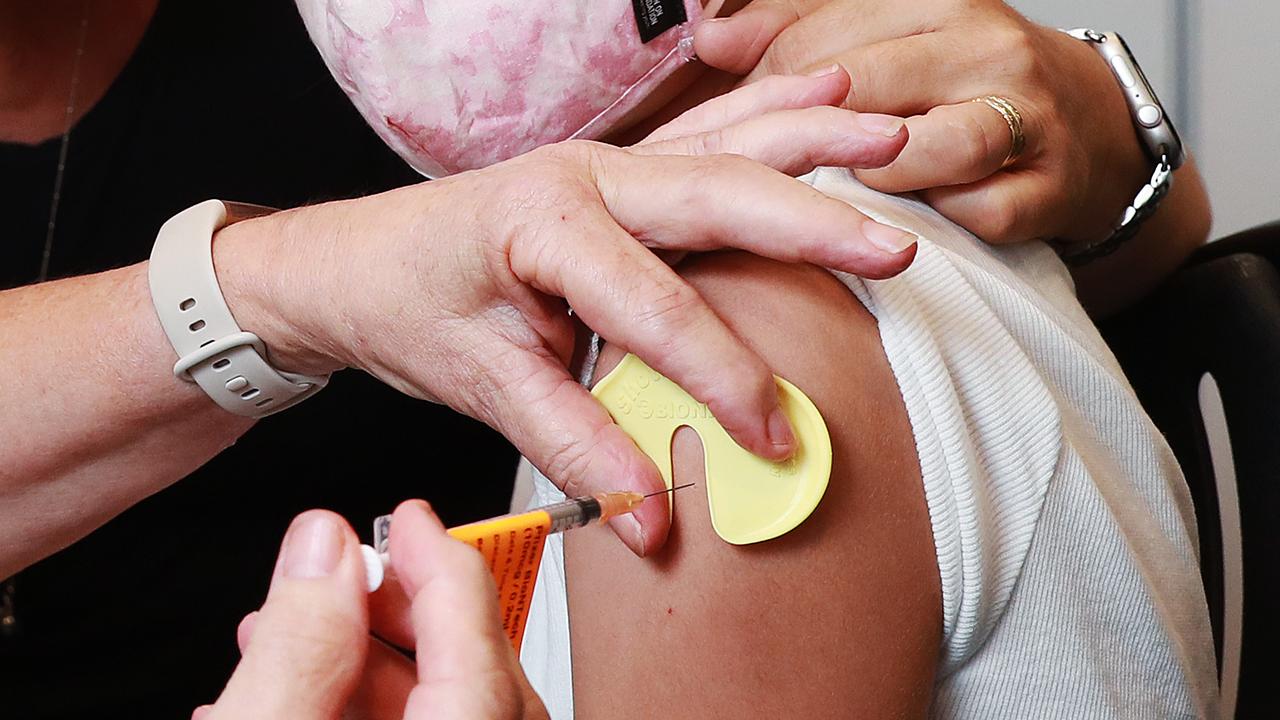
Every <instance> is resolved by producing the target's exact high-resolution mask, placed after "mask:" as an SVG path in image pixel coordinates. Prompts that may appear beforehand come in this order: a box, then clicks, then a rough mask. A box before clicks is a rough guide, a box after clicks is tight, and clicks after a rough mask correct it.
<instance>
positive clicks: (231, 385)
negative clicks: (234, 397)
mask: <svg viewBox="0 0 1280 720" xmlns="http://www.w3.org/2000/svg"><path fill="white" fill-rule="evenodd" d="M247 387H249V381H248V380H245V379H244V376H243V375H237V376H235V377H233V378H231V379H230V380H228V381H227V389H228V390H230V391H231V392H240V391H241V390H243V389H245V388H247Z"/></svg>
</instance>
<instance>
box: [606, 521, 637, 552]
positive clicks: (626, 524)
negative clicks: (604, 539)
mask: <svg viewBox="0 0 1280 720" xmlns="http://www.w3.org/2000/svg"><path fill="white" fill-rule="evenodd" d="M609 526H610V527H612V528H613V531H614V532H615V533H617V534H618V537H619V538H620V539H621V540H622V542H623V543H624V544H626V546H627V547H629V548H631V552H633V553H635V554H636V555H639V556H640V557H644V528H642V527H640V521H639V520H637V519H636V517H635V516H634V515H618V516H617V517H614V518H612V519H610V520H609Z"/></svg>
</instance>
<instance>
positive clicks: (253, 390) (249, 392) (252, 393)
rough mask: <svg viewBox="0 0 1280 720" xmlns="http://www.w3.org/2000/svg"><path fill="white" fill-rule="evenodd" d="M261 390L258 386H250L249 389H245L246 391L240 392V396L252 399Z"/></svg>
mask: <svg viewBox="0 0 1280 720" xmlns="http://www.w3.org/2000/svg"><path fill="white" fill-rule="evenodd" d="M260 392H262V391H261V390H259V389H258V388H249V389H248V390H245V391H244V392H242V393H240V397H242V398H244V399H245V400H252V399H254V398H255V397H257V396H258V393H260Z"/></svg>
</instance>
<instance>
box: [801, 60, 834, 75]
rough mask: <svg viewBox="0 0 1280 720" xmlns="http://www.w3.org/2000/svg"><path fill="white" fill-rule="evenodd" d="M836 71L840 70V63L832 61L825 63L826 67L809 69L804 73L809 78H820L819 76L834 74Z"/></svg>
mask: <svg viewBox="0 0 1280 720" xmlns="http://www.w3.org/2000/svg"><path fill="white" fill-rule="evenodd" d="M838 72H840V64H839V63H832V64H830V65H827V66H826V67H820V68H818V69H817V70H810V71H809V72H807V73H805V75H806V76H808V77H811V78H820V77H826V76H828V75H835V74H836V73H838Z"/></svg>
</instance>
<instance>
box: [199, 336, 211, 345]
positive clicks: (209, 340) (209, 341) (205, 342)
mask: <svg viewBox="0 0 1280 720" xmlns="http://www.w3.org/2000/svg"><path fill="white" fill-rule="evenodd" d="M212 344H213V338H209V339H208V340H205V341H204V342H202V343H200V347H204V346H205V345H212Z"/></svg>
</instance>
